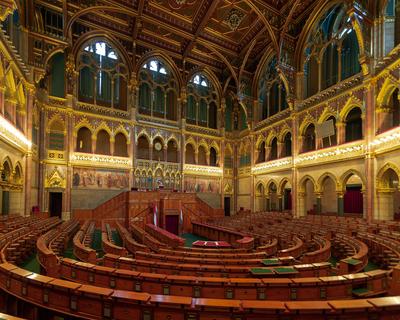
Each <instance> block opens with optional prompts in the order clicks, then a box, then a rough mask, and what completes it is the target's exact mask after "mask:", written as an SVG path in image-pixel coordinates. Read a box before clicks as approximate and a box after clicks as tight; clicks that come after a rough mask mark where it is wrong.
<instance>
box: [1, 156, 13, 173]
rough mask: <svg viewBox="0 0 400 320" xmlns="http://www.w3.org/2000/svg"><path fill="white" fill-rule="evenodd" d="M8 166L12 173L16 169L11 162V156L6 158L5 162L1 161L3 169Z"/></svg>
mask: <svg viewBox="0 0 400 320" xmlns="http://www.w3.org/2000/svg"><path fill="white" fill-rule="evenodd" d="M5 163H6V164H7V165H8V166H9V168H10V170H11V171H12V170H13V169H14V166H13V163H12V161H11V158H10V157H9V156H5V157H4V158H3V160H1V167H2V168H3V169H4V164H5Z"/></svg>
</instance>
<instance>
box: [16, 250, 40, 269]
mask: <svg viewBox="0 0 400 320" xmlns="http://www.w3.org/2000/svg"><path fill="white" fill-rule="evenodd" d="M21 268H23V269H25V270H28V271H31V272H35V273H40V264H39V262H38V260H37V259H36V252H35V253H34V254H32V255H31V256H30V257H29V258H28V259H27V260H26V261H25V262H24V263H23V264H22V265H21Z"/></svg>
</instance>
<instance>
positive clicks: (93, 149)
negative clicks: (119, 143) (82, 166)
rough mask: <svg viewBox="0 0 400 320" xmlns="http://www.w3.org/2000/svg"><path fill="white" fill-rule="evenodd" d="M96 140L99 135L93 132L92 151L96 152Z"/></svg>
mask: <svg viewBox="0 0 400 320" xmlns="http://www.w3.org/2000/svg"><path fill="white" fill-rule="evenodd" d="M96 142H97V136H96V135H95V134H92V153H96V152H97V150H96Z"/></svg>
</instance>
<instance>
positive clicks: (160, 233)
mask: <svg viewBox="0 0 400 320" xmlns="http://www.w3.org/2000/svg"><path fill="white" fill-rule="evenodd" d="M145 230H146V232H147V233H149V234H151V235H152V236H153V237H154V238H156V239H157V240H158V241H160V242H162V243H165V244H166V245H167V246H169V247H171V248H176V247H181V246H183V245H184V244H185V239H183V238H181V237H178V236H177V235H175V234H173V233H171V232H168V231H167V230H165V229H162V228H159V227H157V226H155V225H154V224H151V223H148V224H146V225H145Z"/></svg>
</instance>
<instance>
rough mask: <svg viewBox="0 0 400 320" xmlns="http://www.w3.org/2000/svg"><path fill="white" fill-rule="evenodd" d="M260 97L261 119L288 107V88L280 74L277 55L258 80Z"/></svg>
mask: <svg viewBox="0 0 400 320" xmlns="http://www.w3.org/2000/svg"><path fill="white" fill-rule="evenodd" d="M258 99H259V102H260V120H264V119H267V118H268V117H271V116H273V115H274V114H276V113H278V112H280V111H282V110H285V109H286V108H287V107H288V104H287V101H286V89H285V86H284V84H283V82H282V79H281V77H280V76H279V74H278V71H277V61H276V57H275V56H274V57H273V58H272V59H271V60H270V61H269V62H268V63H267V64H266V66H265V68H264V71H263V73H262V76H261V77H260V80H259V82H258Z"/></svg>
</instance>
